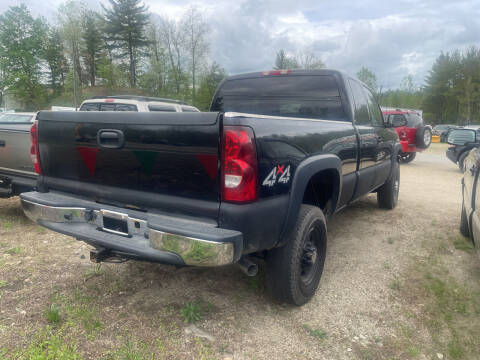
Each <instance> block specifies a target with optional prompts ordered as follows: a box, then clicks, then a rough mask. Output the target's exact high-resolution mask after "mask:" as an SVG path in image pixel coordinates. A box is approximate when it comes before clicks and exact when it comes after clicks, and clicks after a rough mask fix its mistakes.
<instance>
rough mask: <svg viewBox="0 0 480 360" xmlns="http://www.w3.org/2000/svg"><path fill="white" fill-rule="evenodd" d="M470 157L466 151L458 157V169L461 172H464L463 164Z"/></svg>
mask: <svg viewBox="0 0 480 360" xmlns="http://www.w3.org/2000/svg"><path fill="white" fill-rule="evenodd" d="M467 156H468V151H465V152H464V153H463V154H461V155H460V156H459V157H458V168H459V169H460V171H461V172H463V163H464V162H465V158H466V157H467Z"/></svg>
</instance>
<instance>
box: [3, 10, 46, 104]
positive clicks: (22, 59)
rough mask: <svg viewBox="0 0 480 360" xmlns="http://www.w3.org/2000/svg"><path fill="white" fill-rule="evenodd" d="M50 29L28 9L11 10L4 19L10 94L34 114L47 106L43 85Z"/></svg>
mask: <svg viewBox="0 0 480 360" xmlns="http://www.w3.org/2000/svg"><path fill="white" fill-rule="evenodd" d="M45 36H46V25H45V24H44V22H43V20H41V19H39V18H37V19H34V18H33V17H32V15H31V14H30V12H29V11H28V9H27V7H26V6H25V5H24V4H22V5H20V6H11V7H9V8H8V10H7V11H5V12H4V13H3V14H2V15H0V59H2V60H1V63H2V65H1V66H2V67H3V68H4V70H3V71H5V72H6V76H5V79H4V80H3V81H2V82H5V84H6V85H8V86H9V92H10V93H12V94H13V95H14V96H15V97H16V98H17V99H18V100H19V101H21V102H22V103H23V104H24V107H25V109H27V110H34V109H36V108H39V107H41V106H42V105H43V104H45V101H46V92H45V90H44V88H43V86H42V85H41V84H40V79H41V75H42V71H41V68H42V55H43V42H44V39H45Z"/></svg>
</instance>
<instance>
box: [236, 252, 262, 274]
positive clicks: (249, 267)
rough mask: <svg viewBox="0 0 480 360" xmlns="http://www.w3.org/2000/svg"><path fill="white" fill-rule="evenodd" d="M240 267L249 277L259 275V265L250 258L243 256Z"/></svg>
mask: <svg viewBox="0 0 480 360" xmlns="http://www.w3.org/2000/svg"><path fill="white" fill-rule="evenodd" d="M237 264H238V266H239V267H240V270H242V271H243V272H244V273H245V274H246V275H247V276H256V275H257V274H258V265H257V264H255V263H254V262H253V261H252V260H250V259H249V258H247V257H245V256H242V257H241V258H240V260H238V263H237Z"/></svg>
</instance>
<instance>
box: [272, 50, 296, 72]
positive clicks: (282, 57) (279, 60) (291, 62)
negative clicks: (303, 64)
mask: <svg viewBox="0 0 480 360" xmlns="http://www.w3.org/2000/svg"><path fill="white" fill-rule="evenodd" d="M273 68H274V69H275V70H284V69H298V68H299V65H298V62H297V59H295V57H294V56H291V55H288V54H287V53H286V52H285V50H283V49H280V50H279V51H278V52H277V56H276V58H275V66H274V67H273Z"/></svg>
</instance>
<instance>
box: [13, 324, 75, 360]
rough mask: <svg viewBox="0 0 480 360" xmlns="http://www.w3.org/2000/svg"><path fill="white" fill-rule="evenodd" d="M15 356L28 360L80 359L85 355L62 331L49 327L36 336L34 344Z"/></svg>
mask: <svg viewBox="0 0 480 360" xmlns="http://www.w3.org/2000/svg"><path fill="white" fill-rule="evenodd" d="M15 358H20V359H26V360H80V359H82V358H83V357H82V356H81V355H80V353H79V352H78V351H77V348H76V346H75V345H70V344H68V343H67V342H66V341H65V339H64V338H62V336H61V334H60V333H57V334H55V333H54V332H53V331H51V329H50V328H49V327H47V328H46V329H45V330H44V331H42V332H41V333H40V334H39V335H37V336H36V338H35V340H34V341H33V343H32V344H30V346H29V347H28V348H27V349H26V350H25V351H22V352H21V353H20V354H18V356H16V357H15Z"/></svg>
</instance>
